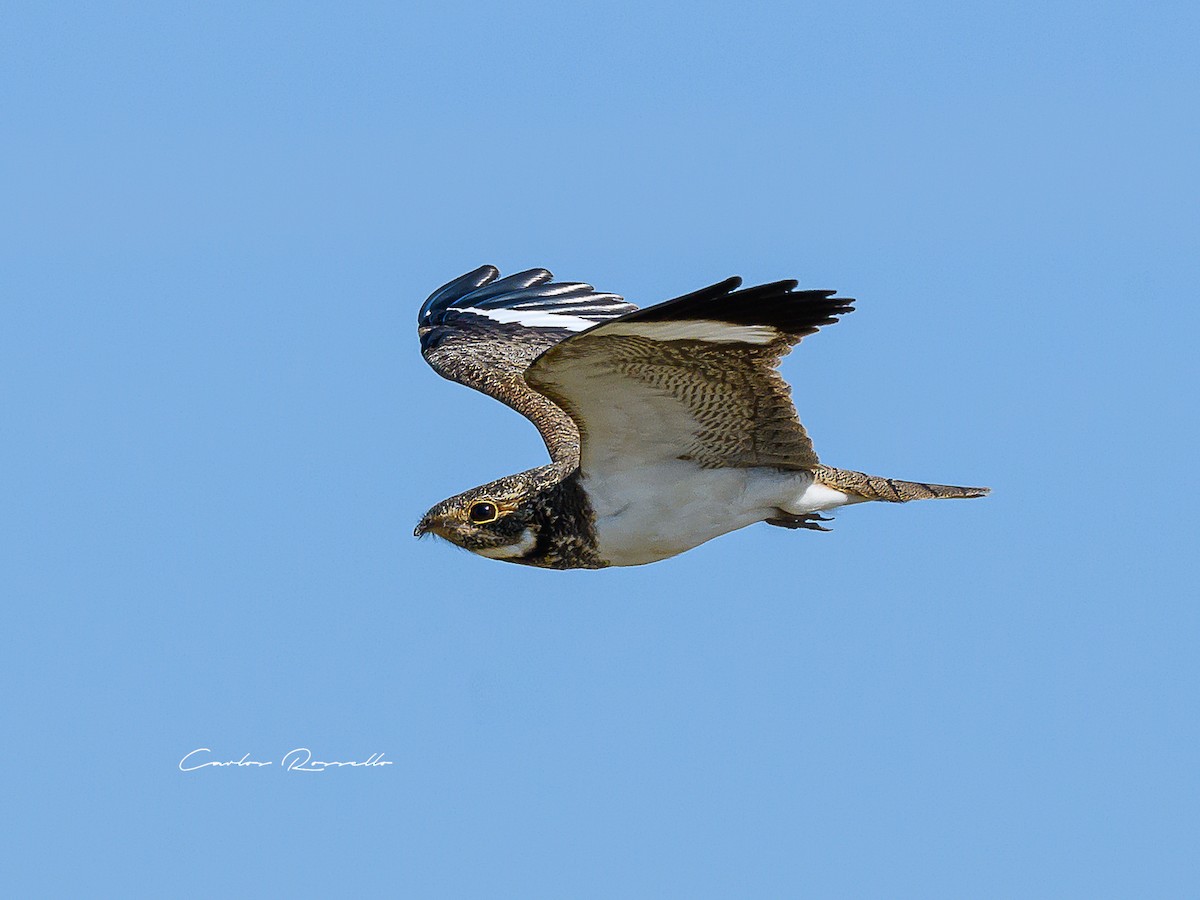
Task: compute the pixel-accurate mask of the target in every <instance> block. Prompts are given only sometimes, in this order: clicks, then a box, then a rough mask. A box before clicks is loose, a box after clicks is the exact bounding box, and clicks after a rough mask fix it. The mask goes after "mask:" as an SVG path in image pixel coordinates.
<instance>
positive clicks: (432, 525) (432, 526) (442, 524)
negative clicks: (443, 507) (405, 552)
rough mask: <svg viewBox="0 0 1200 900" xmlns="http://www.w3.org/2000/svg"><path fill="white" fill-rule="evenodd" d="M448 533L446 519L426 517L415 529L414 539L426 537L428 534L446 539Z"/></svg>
mask: <svg viewBox="0 0 1200 900" xmlns="http://www.w3.org/2000/svg"><path fill="white" fill-rule="evenodd" d="M446 531H447V528H446V521H445V520H444V519H442V518H441V517H439V516H426V517H425V518H423V519H422V520H421V521H420V522H418V523H417V527H416V528H414V529H413V537H425V535H427V534H436V535H437V536H438V537H445V536H446Z"/></svg>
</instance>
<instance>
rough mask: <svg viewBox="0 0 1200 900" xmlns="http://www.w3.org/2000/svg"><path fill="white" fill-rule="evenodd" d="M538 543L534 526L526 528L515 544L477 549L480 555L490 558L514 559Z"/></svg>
mask: <svg viewBox="0 0 1200 900" xmlns="http://www.w3.org/2000/svg"><path fill="white" fill-rule="evenodd" d="M535 544H537V536H536V535H535V534H534V533H533V529H532V528H526V529H525V530H524V531H522V532H521V540H519V541H517V542H516V543H515V544H506V545H505V546H503V547H487V548H485V549H483V550H476V551H475V552H476V553H478V554H479V555H480V556H486V557H487V558H488V559H512V558H513V557H521V556H524V555H525V554H526V553H528V552H529V551H530V550H532V549H533V548H534V545H535Z"/></svg>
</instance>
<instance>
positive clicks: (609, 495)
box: [583, 460, 811, 566]
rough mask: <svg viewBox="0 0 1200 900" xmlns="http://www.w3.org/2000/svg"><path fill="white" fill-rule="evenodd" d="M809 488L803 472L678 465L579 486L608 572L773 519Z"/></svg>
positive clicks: (595, 479) (609, 476)
mask: <svg viewBox="0 0 1200 900" xmlns="http://www.w3.org/2000/svg"><path fill="white" fill-rule="evenodd" d="M810 484H811V476H809V474H808V473H807V472H784V471H780V470H778V469H702V468H701V467H699V466H697V465H696V464H695V463H692V462H687V461H682V460H672V461H670V462H662V463H656V464H654V465H651V466H644V467H641V468H635V469H629V470H625V471H620V472H616V473H613V474H606V475H605V476H603V477H600V478H598V477H588V476H584V478H583V488H584V490H586V491H587V493H588V496H589V498H590V499H591V503H592V510H593V512H594V513H595V516H596V541H597V550H598V552H599V554H600V556H601V558H603V559H605V560H607V561H608V562H609V563H611V564H612V565H614V566H638V565H642V564H643V563H649V562H654V561H656V560H660V559H666V558H667V557H669V556H674V555H675V554H677V553H682V552H683V551H685V550H690V549H691V548H692V547H696V546H698V545H700V544H703V543H704V542H705V541H710V540H712V539H713V538H715V537H719V536H720V535H722V534H726V533H728V532H730V531H736V530H737V529H739V528H745V527H746V526H747V525H752V524H754V523H755V522H761V521H762V520H763V519H767V518H770V517H772V516H775V515H778V510H779V509H780V508H781V507H782V508H786V507H789V506H792V505H793V503H794V502H795V500H796V499H797V497H798V496H800V495H801V494H803V492H804V491H805V490H806V489H807V488H808V486H809V485H810Z"/></svg>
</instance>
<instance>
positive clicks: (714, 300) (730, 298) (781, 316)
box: [619, 277, 854, 340]
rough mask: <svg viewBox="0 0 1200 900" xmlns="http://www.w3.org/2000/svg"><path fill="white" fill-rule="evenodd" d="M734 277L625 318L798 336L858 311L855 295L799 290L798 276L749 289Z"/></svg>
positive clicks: (631, 320) (632, 313) (638, 311)
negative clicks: (703, 322) (710, 323)
mask: <svg viewBox="0 0 1200 900" xmlns="http://www.w3.org/2000/svg"><path fill="white" fill-rule="evenodd" d="M741 284H742V279H740V278H737V277H734V278H727V279H726V280H725V281H722V282H719V283H717V284H714V285H710V286H709V287H706V288H701V289H700V290H698V291H694V292H693V293H690V294H684V295H683V296H682V297H676V298H675V299H674V300H667V301H666V302H664V303H658V304H656V305H654V306H649V307H646V308H645V309H639V310H635V311H633V312H630V313H628V314H627V315H624V316H622V317H621V318H620V320H619V321H621V322H674V321H680V320H688V319H708V320H715V321H718V322H728V323H730V324H731V325H772V326H774V327H775V328H778V329H779V330H781V331H784V332H786V333H787V334H788V335H789V336H791V337H794V338H796V339H797V340H798V339H799V338H802V337H804V336H805V335H809V334H812V333H813V332H815V331H816V330H817V329H818V328H819V327H820V326H822V325H830V324H832V323H834V322H836V321H837V317H838V316H840V315H844V314H845V313H850V312H854V307H853V306H851V304H852V303H854V300H853V299H852V298H850V297H835V296H833V295H834V294H835V293H837V292H836V291H797V290H796V289H795V288H796V285H797V284H798V282H796V281H793V280H788V281H775V282H772V283H770V284H760V285H756V286H754V287H749V288H746V289H744V290H740V291H739V290H738V288H739V287H741Z"/></svg>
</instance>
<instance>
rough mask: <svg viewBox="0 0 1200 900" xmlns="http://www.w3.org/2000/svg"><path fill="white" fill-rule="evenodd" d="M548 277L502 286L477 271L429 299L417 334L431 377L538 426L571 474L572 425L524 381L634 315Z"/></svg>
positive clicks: (526, 277)
mask: <svg viewBox="0 0 1200 900" xmlns="http://www.w3.org/2000/svg"><path fill="white" fill-rule="evenodd" d="M553 277H554V276H553V275H551V274H550V273H549V272H548V271H546V270H545V269H530V270H528V271H527V272H518V273H517V274H515V275H509V276H507V277H505V278H500V272H499V271H498V270H497V269H496V268H495V267H494V266H481V267H480V268H478V269H476V270H475V271H474V272H468V273H467V274H466V275H462V276H460V277H458V278H456V279H454V280H453V281H451V282H450V283H449V284H446V285H443V286H442V287H440V288H438V289H437V290H436V291H434V292H433V293H432V294H431V295H430V297H429V299H428V300H426V301H425V303H424V304H422V306H421V311H420V313H419V314H418V315H417V334H418V335H419V336H420V338H421V355H422V356H424V357H425V360H426V362H428V363H429V365H430V366H432V367H433V370H434V371H435V372H437V373H438V374H439V375H441V376H442V377H443V378H448V379H450V380H451V381H457V382H458V383H459V384H465V385H466V386H467V387H472V388H475V390H477V391H482V392H483V393H485V394H487V395H488V396H490V397H495V398H496V399H497V400H499V401H500V402H501V403H505V404H507V405H508V406H511V407H512V408H513V409H515V410H516V411H517V412H519V413H521V415H523V416H525V417H526V418H527V419H529V420H530V421H531V422H533V424H534V425H536V426H537V429H538V431H539V432H541V435H542V439H543V440H544V441H545V442H546V448H547V449H548V450H549V451H550V456H551V458H552V459H553V460H554V461H555V462H562V463H566V464H567V465H569V466H572V467H573V466H575V465H576V464H577V463H578V455H579V434H578V432H577V431H576V428H575V425H574V423H573V422H572V421H571V419H570V418H569V417H568V416H567V415H566V414H565V413H564V412H563V411H562V410H561V409H559V408H558V407H557V406H555V405H554V403H553V402H552V401H550V400H548V399H547V398H546V397H544V396H543V395H541V394H539V393H537V392H536V391H534V390H532V389H531V388H530V387H529V385H528V384H526V382H525V379H524V378H523V377H522V373H523V372H524V371H525V369H526V367H528V365H529V364H530V363H531V362H533V361H534V360H535V359H536V358H537V357H538V356H539V355H541V353H542V352H543V351H545V350H546V349H548V348H550V347H552V346H554V345H555V344H557V343H558V342H559V341H561V340H563V339H564V338H567V337H570V336H571V335H573V334H577V333H579V332H580V331H584V330H585V329H588V328H591V327H592V326H594V325H596V324H597V323H598V322H604V321H606V320H609V319H612V318H615V317H617V316H620V315H623V314H625V313H628V312H631V311H634V310H636V309H637V307H636V306H634V305H633V304H632V303H626V302H625V301H624V300H622V299H621V298H620V297H618V296H617V295H616V294H604V293H600V292H597V291H595V290H593V289H592V286H591V285H589V284H571V283H554V282H552V281H551V279H552V278H553Z"/></svg>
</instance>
